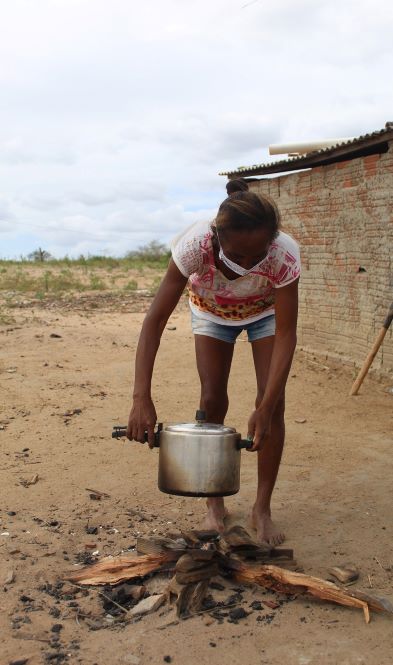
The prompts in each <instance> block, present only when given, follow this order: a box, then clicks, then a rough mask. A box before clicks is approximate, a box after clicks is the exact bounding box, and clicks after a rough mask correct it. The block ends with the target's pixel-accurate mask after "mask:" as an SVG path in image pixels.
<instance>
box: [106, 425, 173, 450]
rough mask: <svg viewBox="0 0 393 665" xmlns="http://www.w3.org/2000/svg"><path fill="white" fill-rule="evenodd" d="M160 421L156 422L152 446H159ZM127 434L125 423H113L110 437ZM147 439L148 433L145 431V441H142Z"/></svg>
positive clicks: (121, 436)
mask: <svg viewBox="0 0 393 665" xmlns="http://www.w3.org/2000/svg"><path fill="white" fill-rule="evenodd" d="M162 427H163V425H162V423H158V425H157V429H156V431H155V432H154V448H159V447H160V432H161V430H162ZM126 434H127V427H126V426H125V425H114V426H113V431H112V439H121V438H123V436H126ZM148 440H149V438H148V433H147V432H145V441H144V443H147V442H148Z"/></svg>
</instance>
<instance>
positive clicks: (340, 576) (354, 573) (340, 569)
mask: <svg viewBox="0 0 393 665" xmlns="http://www.w3.org/2000/svg"><path fill="white" fill-rule="evenodd" d="M328 572H329V573H330V575H333V577H335V578H336V579H337V580H339V582H342V583H343V584H348V583H349V582H355V581H356V580H357V579H358V577H359V571H358V570H357V568H355V566H350V565H346V566H333V568H329V570H328Z"/></svg>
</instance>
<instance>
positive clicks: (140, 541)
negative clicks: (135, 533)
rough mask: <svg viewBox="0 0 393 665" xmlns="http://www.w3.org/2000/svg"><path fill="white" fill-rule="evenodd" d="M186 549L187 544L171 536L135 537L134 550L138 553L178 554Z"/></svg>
mask: <svg viewBox="0 0 393 665" xmlns="http://www.w3.org/2000/svg"><path fill="white" fill-rule="evenodd" d="M186 549H187V544H186V543H185V542H184V544H182V543H179V542H178V541H175V540H172V539H171V538H144V537H140V538H137V541H136V551H137V552H138V554H163V553H164V552H168V551H174V552H179V556H180V555H181V554H182V552H185V551H186Z"/></svg>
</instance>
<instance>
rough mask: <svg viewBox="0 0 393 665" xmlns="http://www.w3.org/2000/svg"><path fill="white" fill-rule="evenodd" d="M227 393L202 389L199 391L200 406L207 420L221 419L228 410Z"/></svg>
mask: <svg viewBox="0 0 393 665" xmlns="http://www.w3.org/2000/svg"><path fill="white" fill-rule="evenodd" d="M228 403H229V401H228V395H227V393H226V392H225V393H223V392H220V391H211V390H206V389H205V390H204V389H203V388H202V393H201V406H202V408H203V410H204V411H206V417H207V419H208V420H211V419H212V418H215V419H219V420H220V419H221V420H223V419H224V418H225V416H226V413H227V411H228Z"/></svg>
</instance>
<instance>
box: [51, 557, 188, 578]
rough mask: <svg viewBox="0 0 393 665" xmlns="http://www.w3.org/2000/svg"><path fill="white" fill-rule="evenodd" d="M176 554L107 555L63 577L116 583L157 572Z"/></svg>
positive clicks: (174, 559)
mask: <svg viewBox="0 0 393 665" xmlns="http://www.w3.org/2000/svg"><path fill="white" fill-rule="evenodd" d="M178 556H179V555H178V552H166V553H163V554H146V555H145V556H138V557H136V556H135V555H128V554H123V555H121V556H117V557H112V556H109V557H105V558H104V559H101V560H100V561H98V562H97V563H95V564H93V565H91V566H84V567H83V568H81V569H79V570H77V571H76V572H73V573H71V574H69V575H67V576H65V577H64V579H66V580H69V581H71V582H77V583H78V584H93V585H95V584H96V585H100V584H112V585H113V584H118V583H119V582H125V581H126V580H132V579H135V578H138V577H144V576H145V575H148V574H149V573H153V572H158V571H159V570H162V568H164V567H165V566H167V565H168V564H170V563H171V562H174V561H176V559H177V558H178Z"/></svg>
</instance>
